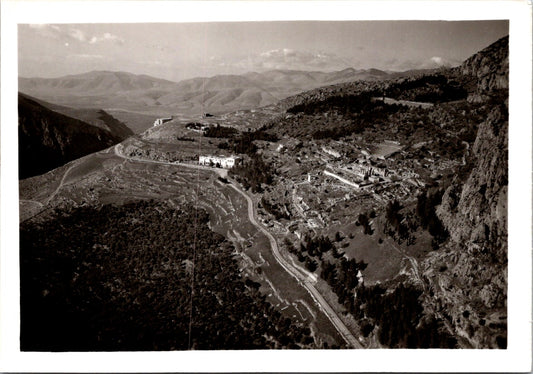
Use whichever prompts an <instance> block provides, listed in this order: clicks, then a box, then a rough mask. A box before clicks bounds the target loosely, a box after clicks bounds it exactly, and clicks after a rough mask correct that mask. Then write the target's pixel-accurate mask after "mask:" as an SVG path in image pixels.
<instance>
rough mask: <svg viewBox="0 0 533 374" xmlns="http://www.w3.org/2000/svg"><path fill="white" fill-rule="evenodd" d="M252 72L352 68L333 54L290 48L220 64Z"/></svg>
mask: <svg viewBox="0 0 533 374" xmlns="http://www.w3.org/2000/svg"><path fill="white" fill-rule="evenodd" d="M221 65H226V66H227V65H233V66H236V67H240V68H247V69H252V70H258V71H260V70H325V71H334V70H341V69H345V68H347V67H352V65H353V64H352V63H351V62H350V61H346V60H344V59H342V58H340V57H338V56H336V55H334V54H331V53H325V52H308V51H298V50H294V49H290V48H280V49H273V50H269V51H265V52H262V53H259V54H257V55H254V56H248V57H247V58H245V59H242V60H240V61H237V62H235V63H221Z"/></svg>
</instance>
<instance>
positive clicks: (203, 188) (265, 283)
mask: <svg viewBox="0 0 533 374" xmlns="http://www.w3.org/2000/svg"><path fill="white" fill-rule="evenodd" d="M214 171H218V172H219V173H220V172H222V173H224V172H225V170H220V169H206V168H198V167H195V166H194V165H187V164H181V165H176V164H171V163H163V162H153V161H139V160H132V159H126V158H123V157H120V156H119V155H117V154H116V153H115V152H114V149H113V148H110V149H107V150H104V151H101V152H98V153H95V154H92V155H89V156H86V157H84V158H81V159H78V160H76V161H73V162H71V163H69V164H67V165H65V167H63V168H61V170H57V171H56V172H54V174H53V175H50V176H49V179H51V180H53V182H52V181H49V183H48V185H51V186H54V188H55V189H54V190H51V189H48V190H46V191H42V190H40V189H34V188H32V186H31V181H30V180H26V181H22V182H21V205H20V209H21V219H27V218H29V217H31V216H34V215H39V214H41V215H43V216H44V215H46V212H47V211H50V209H51V208H53V207H55V206H65V205H66V206H79V205H84V204H99V203H101V204H109V203H124V202H127V201H131V200H135V199H164V200H169V201H173V202H175V203H176V205H178V204H180V203H184V202H188V203H191V202H192V203H194V204H196V206H197V207H198V208H203V209H205V210H206V211H207V212H208V213H209V215H210V217H211V219H210V227H211V229H212V230H214V231H215V232H218V233H220V234H222V235H223V236H225V237H226V238H227V239H229V240H231V241H232V242H233V243H234V246H235V256H239V257H240V268H241V271H242V272H243V273H245V274H247V275H248V276H249V277H250V278H252V279H253V280H255V281H257V282H259V283H261V292H263V294H265V295H266V296H267V300H269V301H270V302H271V303H272V304H273V305H274V306H275V307H276V308H278V310H279V311H281V312H282V313H283V314H285V315H287V316H290V317H292V318H295V319H298V320H301V321H306V322H307V323H309V326H310V327H311V329H312V330H313V332H314V334H315V336H316V337H317V338H318V341H321V342H327V344H328V345H329V346H332V345H337V346H342V345H343V344H344V341H343V339H342V337H341V336H340V335H339V333H338V332H337V331H336V329H335V327H334V326H333V325H332V324H331V322H330V321H329V319H328V318H327V317H326V315H325V314H324V313H323V312H322V311H321V309H320V307H319V306H318V305H317V304H316V303H315V301H314V300H313V298H312V297H311V295H310V294H309V293H308V292H307V291H306V289H305V288H304V287H302V286H301V285H300V284H298V282H297V281H296V280H295V279H294V278H293V277H292V276H291V275H290V274H288V273H287V272H286V270H284V269H283V267H282V266H281V265H280V264H279V263H278V262H277V261H276V259H275V257H274V256H273V254H272V250H271V247H270V243H269V240H268V238H267V237H266V236H265V235H264V234H263V233H262V232H260V231H259V230H258V229H257V227H255V226H254V225H253V224H252V223H251V222H250V221H249V219H248V211H247V202H246V200H245V199H244V197H243V196H241V195H240V194H239V193H238V192H237V191H236V190H235V189H234V188H231V187H230V185H228V184H226V183H223V182H221V181H220V180H219V178H218V177H219V175H220V174H219V173H216V172H214ZM50 182H52V183H50Z"/></svg>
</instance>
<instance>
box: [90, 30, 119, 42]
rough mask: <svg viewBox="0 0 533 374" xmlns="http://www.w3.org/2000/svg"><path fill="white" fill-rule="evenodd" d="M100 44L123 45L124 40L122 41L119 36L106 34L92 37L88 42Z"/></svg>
mask: <svg viewBox="0 0 533 374" xmlns="http://www.w3.org/2000/svg"><path fill="white" fill-rule="evenodd" d="M102 42H113V43H117V44H123V43H124V39H122V38H121V37H120V36H117V35H113V34H110V33H108V32H106V33H104V34H103V35H101V36H93V37H92V38H91V40H89V43H90V44H96V43H102Z"/></svg>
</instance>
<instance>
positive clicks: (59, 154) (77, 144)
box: [18, 95, 132, 179]
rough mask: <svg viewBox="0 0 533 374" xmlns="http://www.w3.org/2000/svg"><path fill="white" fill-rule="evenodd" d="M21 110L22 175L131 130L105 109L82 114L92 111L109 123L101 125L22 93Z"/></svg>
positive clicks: (122, 136) (105, 144)
mask: <svg viewBox="0 0 533 374" xmlns="http://www.w3.org/2000/svg"><path fill="white" fill-rule="evenodd" d="M59 110H61V111H67V112H68V111H69V109H68V108H59ZM18 113H19V125H18V134H19V178H20V179H24V178H28V177H31V176H35V175H39V174H43V173H45V172H47V171H49V170H52V169H54V168H56V167H58V166H61V165H63V164H65V163H67V162H69V161H71V160H74V159H76V158H79V157H81V156H84V155H86V154H89V153H92V152H96V151H99V150H101V149H104V148H107V147H109V146H111V145H113V144H116V143H118V142H120V141H122V140H123V139H125V138H126V137H128V136H129V135H131V134H132V132H131V130H129V129H128V128H127V127H126V126H124V125H123V124H122V123H120V122H118V121H117V120H116V119H114V118H113V117H112V116H110V115H109V114H107V113H106V112H104V111H100V112H96V111H89V112H86V113H84V114H83V116H81V117H84V116H87V115H90V116H91V117H93V118H94V121H100V122H101V127H103V125H102V124H104V125H105V127H106V128H101V127H97V126H93V125H91V124H89V123H87V122H84V121H81V120H79V119H76V118H72V117H69V116H66V115H64V114H61V113H59V112H56V111H53V110H50V109H48V108H47V107H45V106H43V105H41V104H39V103H38V102H36V101H34V100H32V99H30V98H28V97H27V96H25V95H19V103H18ZM78 114H79V113H78Z"/></svg>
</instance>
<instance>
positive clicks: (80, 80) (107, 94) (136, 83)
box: [19, 69, 389, 114]
mask: <svg viewBox="0 0 533 374" xmlns="http://www.w3.org/2000/svg"><path fill="white" fill-rule="evenodd" d="M388 75H389V73H386V72H383V71H380V70H376V69H369V70H355V69H345V70H342V71H337V72H330V73H325V72H316V71H310V72H308V71H295V70H272V71H267V72H263V73H246V74H243V75H217V76H214V77H199V78H193V79H187V80H183V81H180V82H170V81H166V80H163V79H158V78H154V77H150V76H146V75H135V74H131V73H124V72H108V71H93V72H89V73H85V74H79V75H69V76H65V77H60V78H49V79H44V78H19V90H20V91H21V92H24V93H25V94H28V95H31V96H35V97H38V98H39V99H43V100H48V101H52V102H54V103H58V104H61V105H66V106H69V107H75V108H104V109H106V108H114V109H117V108H120V109H123V110H131V111H136V112H139V111H143V112H146V113H158V112H162V111H163V112H168V111H169V110H170V111H171V112H175V113H188V114H194V113H196V114H198V113H204V112H217V113H222V112H228V111H233V110H241V109H250V108H256V107H261V106H265V105H270V104H273V103H276V102H277V101H279V100H280V99H283V98H285V97H288V96H291V95H294V94H296V93H299V92H302V91H305V90H309V89H312V88H315V87H320V86H324V85H331V84H338V83H343V82H349V81H354V80H371V81H372V80H381V79H384V78H386V77H387V76H388Z"/></svg>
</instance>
